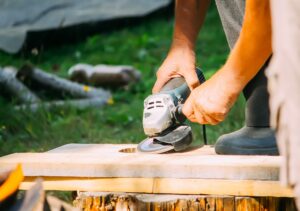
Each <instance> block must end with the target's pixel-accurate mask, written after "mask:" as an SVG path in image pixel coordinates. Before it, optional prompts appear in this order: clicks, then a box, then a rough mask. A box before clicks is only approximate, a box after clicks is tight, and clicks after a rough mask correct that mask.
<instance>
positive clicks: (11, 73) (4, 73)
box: [0, 68, 40, 103]
mask: <svg viewBox="0 0 300 211" xmlns="http://www.w3.org/2000/svg"><path fill="white" fill-rule="evenodd" d="M16 72H17V71H16V70H15V69H14V68H4V69H0V87H1V88H2V89H3V90H4V91H5V92H7V93H8V94H9V95H10V96H11V97H13V98H16V99H17V101H18V102H21V103H34V102H39V101H40V99H39V98H38V97H37V96H36V95H35V94H34V93H33V92H31V91H30V90H29V89H28V88H27V87H26V86H25V85H24V84H23V83H22V82H20V81H19V80H18V79H17V78H16V77H15V76H16Z"/></svg>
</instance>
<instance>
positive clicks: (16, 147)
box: [0, 6, 244, 155]
mask: <svg viewBox="0 0 300 211" xmlns="http://www.w3.org/2000/svg"><path fill="white" fill-rule="evenodd" d="M172 27H173V19H169V18H162V17H160V18H152V19H151V20H147V21H145V22H143V23H141V24H138V25H136V26H131V27H130V28H123V29H120V30H116V31H113V32H109V33H101V34H97V35H95V36H91V37H89V38H88V39H86V40H84V41H82V42H80V43H76V44H72V45H65V46H55V47H51V48H49V49H43V51H40V52H38V54H36V52H35V53H34V54H31V53H21V54H18V55H7V54H5V53H0V61H1V63H0V65H1V66H7V65H13V66H16V67H20V66H21V65H23V64H24V63H28V62H30V63H32V64H33V65H36V66H38V67H40V68H42V69H44V70H47V71H50V72H52V73H55V74H58V75H60V76H64V77H66V76H67V70H68V68H69V67H71V66H72V65H74V64H76V63H89V64H94V65H95V64H100V63H103V64H115V65H118V64H126V65H132V66H134V67H135V68H137V69H139V70H140V71H141V72H142V77H143V78H142V81H141V82H139V83H137V84H134V85H132V86H129V87H127V88H118V89H113V90H112V93H113V97H114V104H113V105H108V106H106V107H104V108H95V109H87V110H76V109H74V108H69V109H64V110H54V111H51V112H48V111H45V110H40V111H38V112H36V113H31V112H28V111H19V112H17V111H14V110H13V105H14V103H13V102H8V101H7V100H5V99H3V98H0V146H1V147H0V155H5V154H9V153H13V152H19V151H46V150H49V149H52V148H55V147H58V146H61V145H63V144H67V143H138V142H140V141H141V140H143V139H144V138H145V135H144V133H143V130H142V122H141V120H142V110H143V100H144V98H145V97H146V96H147V95H149V94H150V92H151V88H152V85H153V84H154V82H155V71H156V70H157V68H158V67H159V65H160V64H161V62H162V61H163V59H164V58H165V56H166V54H167V52H168V48H169V46H170V42H171V36H172ZM228 52H229V50H228V46H227V43H226V39H225V36H224V33H223V30H222V27H221V23H220V21H219V16H218V14H217V11H216V9H215V7H214V6H212V7H211V8H210V11H209V13H208V16H207V19H206V23H205V25H204V27H203V30H202V31H201V34H200V35H199V39H198V43H197V64H198V66H199V67H201V68H202V69H203V70H204V73H205V75H206V77H209V76H211V75H212V74H213V73H214V72H215V71H216V70H218V68H219V67H220V66H221V65H222V64H223V63H224V61H225V60H226V57H227V55H228ZM243 116H244V111H243V100H242V98H240V99H239V101H238V103H237V104H236V105H235V107H234V108H233V110H232V111H231V113H230V115H229V117H228V118H227V120H226V121H225V122H223V123H222V124H220V125H218V126H209V127H208V129H207V135H208V139H209V143H210V144H213V143H214V142H215V141H216V139H217V137H218V136H219V135H220V134H223V133H226V132H229V131H232V130H235V129H237V128H239V127H240V126H241V125H242V124H243ZM192 127H193V132H194V138H195V142H194V144H200V143H201V144H202V135H201V127H200V126H199V125H196V124H192Z"/></svg>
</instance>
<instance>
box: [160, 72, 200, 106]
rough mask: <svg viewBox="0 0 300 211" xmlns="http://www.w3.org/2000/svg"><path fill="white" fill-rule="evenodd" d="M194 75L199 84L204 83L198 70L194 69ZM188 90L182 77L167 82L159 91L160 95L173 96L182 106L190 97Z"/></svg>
mask: <svg viewBox="0 0 300 211" xmlns="http://www.w3.org/2000/svg"><path fill="white" fill-rule="evenodd" d="M196 73H197V76H198V79H199V82H200V83H203V82H205V77H204V75H203V72H202V71H201V69H200V68H196ZM190 92H191V91H190V89H189V87H188V85H187V83H186V81H185V79H184V77H177V78H172V79H171V80H169V81H168V82H167V83H166V84H165V85H164V86H163V88H162V89H161V90H160V93H165V94H171V95H174V96H175V97H176V98H177V100H178V101H180V102H181V103H182V104H183V103H184V102H185V100H186V99H187V98H188V96H189V95H190Z"/></svg>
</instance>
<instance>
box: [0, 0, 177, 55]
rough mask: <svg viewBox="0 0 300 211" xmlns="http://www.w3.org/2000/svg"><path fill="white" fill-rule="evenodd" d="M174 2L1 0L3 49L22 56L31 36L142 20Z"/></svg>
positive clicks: (0, 30)
mask: <svg viewBox="0 0 300 211" xmlns="http://www.w3.org/2000/svg"><path fill="white" fill-rule="evenodd" d="M170 2H171V0H0V49H2V50H4V51H6V52H8V53H16V52H18V51H19V50H20V49H21V48H22V46H23V44H24V42H25V40H26V34H27V33H28V32H36V31H43V30H49V29H59V28H64V27H68V26H73V25H77V24H82V23H89V22H97V21H105V20H112V19H118V18H125V17H126V18H128V17H141V16H145V15H147V14H149V13H151V12H153V11H155V10H157V9H159V8H162V7H166V6H167V5H168V4H170Z"/></svg>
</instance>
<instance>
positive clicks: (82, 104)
mask: <svg viewBox="0 0 300 211" xmlns="http://www.w3.org/2000/svg"><path fill="white" fill-rule="evenodd" d="M109 103H110V99H103V98H91V99H79V100H57V101H51V102H43V103H32V104H24V105H19V106H15V109H16V110H27V109H29V110H30V111H32V112H36V111H37V110H38V109H41V108H43V109H46V110H50V109H54V108H68V107H74V108H77V109H86V108H100V107H102V106H104V105H106V104H109Z"/></svg>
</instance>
